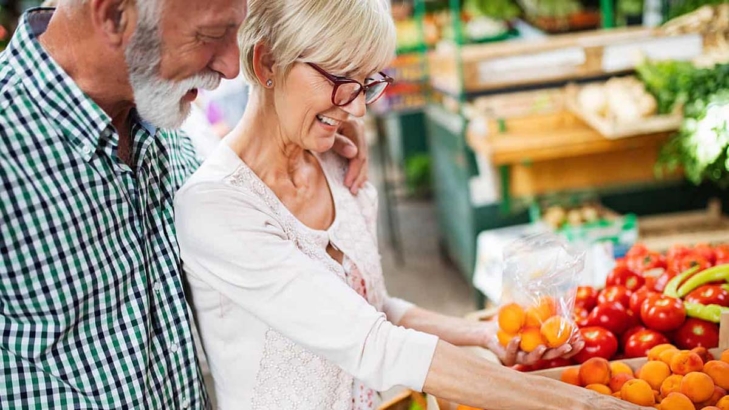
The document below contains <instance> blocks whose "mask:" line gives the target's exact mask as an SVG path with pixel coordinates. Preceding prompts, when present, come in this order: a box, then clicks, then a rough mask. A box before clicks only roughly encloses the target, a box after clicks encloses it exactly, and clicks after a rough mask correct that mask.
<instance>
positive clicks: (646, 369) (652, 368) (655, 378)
mask: <svg viewBox="0 0 729 410" xmlns="http://www.w3.org/2000/svg"><path fill="white" fill-rule="evenodd" d="M670 375H671V368H670V367H668V365H667V364H665V363H663V362H660V361H652V362H646V364H644V365H643V367H642V368H641V369H640V377H639V379H642V380H645V381H647V382H648V384H649V385H650V386H651V388H652V389H653V390H658V389H660V388H661V384H662V383H663V381H664V380H666V378H668V376H670Z"/></svg>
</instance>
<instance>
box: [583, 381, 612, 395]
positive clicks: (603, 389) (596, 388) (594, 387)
mask: <svg viewBox="0 0 729 410" xmlns="http://www.w3.org/2000/svg"><path fill="white" fill-rule="evenodd" d="M585 388H586V389H588V390H592V391H596V392H598V393H600V394H606V395H608V396H610V395H612V394H613V392H612V391H611V390H610V388H609V387H607V386H605V385H604V384H588V385H587V386H585Z"/></svg>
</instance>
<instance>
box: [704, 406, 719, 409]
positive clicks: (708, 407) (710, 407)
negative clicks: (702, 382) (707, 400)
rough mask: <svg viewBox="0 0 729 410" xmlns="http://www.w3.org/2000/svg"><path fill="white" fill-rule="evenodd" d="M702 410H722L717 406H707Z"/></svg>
mask: <svg viewBox="0 0 729 410" xmlns="http://www.w3.org/2000/svg"><path fill="white" fill-rule="evenodd" d="M701 410H721V409H720V408H718V407H716V406H706V407H702V408H701Z"/></svg>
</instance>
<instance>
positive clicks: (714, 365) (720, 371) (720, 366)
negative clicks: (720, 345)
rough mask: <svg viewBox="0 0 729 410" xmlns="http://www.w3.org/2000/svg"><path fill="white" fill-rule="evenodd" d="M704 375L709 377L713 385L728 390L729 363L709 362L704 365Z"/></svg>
mask: <svg viewBox="0 0 729 410" xmlns="http://www.w3.org/2000/svg"><path fill="white" fill-rule="evenodd" d="M704 373H706V374H708V375H709V377H711V380H713V381H714V384H715V385H717V386H719V387H721V388H722V389H724V390H729V363H724V362H722V361H720V360H710V361H708V362H706V364H705V365H704Z"/></svg>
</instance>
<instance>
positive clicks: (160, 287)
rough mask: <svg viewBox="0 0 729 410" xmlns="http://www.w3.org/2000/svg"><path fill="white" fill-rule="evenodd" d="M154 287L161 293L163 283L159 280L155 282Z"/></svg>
mask: <svg viewBox="0 0 729 410" xmlns="http://www.w3.org/2000/svg"><path fill="white" fill-rule="evenodd" d="M152 288H153V289H154V291H155V292H156V293H159V292H160V291H161V290H162V284H161V283H159V282H154V286H153V287H152Z"/></svg>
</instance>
